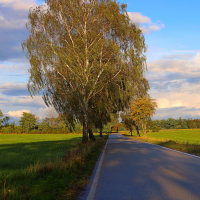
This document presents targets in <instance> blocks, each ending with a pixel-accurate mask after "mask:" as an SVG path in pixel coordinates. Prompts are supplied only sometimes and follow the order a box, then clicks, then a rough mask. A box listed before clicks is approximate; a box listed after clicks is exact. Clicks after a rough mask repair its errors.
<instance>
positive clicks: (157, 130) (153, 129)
mask: <svg viewBox="0 0 200 200" xmlns="http://www.w3.org/2000/svg"><path fill="white" fill-rule="evenodd" d="M151 130H152V132H159V130H160V127H158V126H156V125H154V126H153V127H152V129H151Z"/></svg>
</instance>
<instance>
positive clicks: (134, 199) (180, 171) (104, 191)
mask: <svg viewBox="0 0 200 200" xmlns="http://www.w3.org/2000/svg"><path fill="white" fill-rule="evenodd" d="M94 199H95V200H129V199H131V200H159V199H162V200H169V199H176V200H177V199H180V200H200V158H196V157H193V156H190V155H185V154H182V153H179V152H175V151H171V150H168V149H165V148H162V147H159V146H156V145H152V144H148V143H144V142H141V141H136V140H132V139H129V138H127V137H124V136H122V135H120V134H117V133H116V134H112V135H110V137H109V139H108V144H107V148H106V151H105V157H104V160H103V164H102V168H101V172H100V176H99V180H98V184H97V187H96V192H95V197H94Z"/></svg>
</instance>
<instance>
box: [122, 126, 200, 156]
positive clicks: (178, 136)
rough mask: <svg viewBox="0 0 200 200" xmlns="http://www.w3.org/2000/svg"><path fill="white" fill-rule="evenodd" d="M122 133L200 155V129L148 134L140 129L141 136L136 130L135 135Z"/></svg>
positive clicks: (171, 130)
mask: <svg viewBox="0 0 200 200" xmlns="http://www.w3.org/2000/svg"><path fill="white" fill-rule="evenodd" d="M121 133H122V134H124V135H125V136H128V137H132V138H134V139H137V140H142V141H145V142H149V143H153V144H157V145H161V146H165V147H168V148H171V149H175V150H178V151H182V152H186V153H190V154H195V155H198V156H200V129H170V130H161V131H159V132H148V133H147V134H146V136H144V135H143V133H142V131H140V135H141V137H138V136H137V133H136V131H135V132H133V136H131V135H130V133H129V132H128V131H123V132H121Z"/></svg>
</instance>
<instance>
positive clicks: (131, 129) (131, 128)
mask: <svg viewBox="0 0 200 200" xmlns="http://www.w3.org/2000/svg"><path fill="white" fill-rule="evenodd" d="M132 133H133V129H132V128H131V136H133V134H132Z"/></svg>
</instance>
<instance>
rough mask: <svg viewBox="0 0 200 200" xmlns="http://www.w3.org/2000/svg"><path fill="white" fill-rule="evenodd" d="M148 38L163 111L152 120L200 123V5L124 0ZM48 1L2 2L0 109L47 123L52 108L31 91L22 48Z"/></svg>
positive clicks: (195, 0) (183, 0)
mask: <svg viewBox="0 0 200 200" xmlns="http://www.w3.org/2000/svg"><path fill="white" fill-rule="evenodd" d="M119 2H120V3H125V4H127V11H128V14H129V16H130V19H131V20H132V21H133V22H134V23H137V24H138V26H139V28H140V29H142V31H143V34H144V36H145V40H146V44H147V46H148V51H147V52H146V57H147V68H148V71H147V72H146V78H147V80H148V81H149V84H150V87H151V90H150V92H149V93H150V95H151V97H152V98H153V99H156V101H157V103H158V108H157V111H156V114H155V115H154V117H153V119H167V118H171V117H172V118H179V117H182V118H185V119H186V118H193V119H194V118H200V40H199V37H200V12H199V8H200V1H199V0H192V1H188V0H176V1H174V0H162V1H160V0H151V1H149V0H140V1H133V0H121V1H119ZM43 3H44V1H43V0H0V110H1V111H2V112H3V113H4V115H5V116H10V117H11V121H13V120H15V121H18V120H19V119H20V117H21V114H22V112H32V113H34V114H35V115H36V116H38V117H40V118H43V117H45V113H46V111H47V110H48V108H47V107H46V106H45V104H44V101H43V99H42V97H41V96H40V95H38V96H34V98H31V96H30V94H29V92H28V90H27V82H28V79H29V74H28V69H29V68H30V64H29V61H28V60H27V59H26V57H25V54H24V53H23V51H22V48H21V42H22V41H23V40H25V39H26V38H27V37H28V31H27V30H26V28H25V23H26V21H27V18H28V17H27V15H28V11H29V9H30V7H36V6H38V5H40V4H43Z"/></svg>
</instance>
